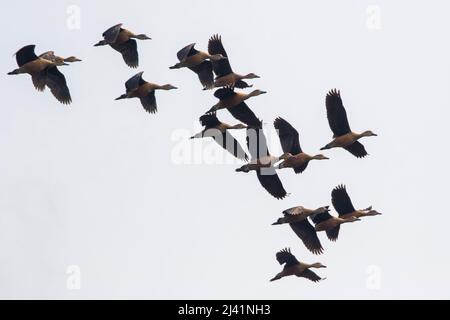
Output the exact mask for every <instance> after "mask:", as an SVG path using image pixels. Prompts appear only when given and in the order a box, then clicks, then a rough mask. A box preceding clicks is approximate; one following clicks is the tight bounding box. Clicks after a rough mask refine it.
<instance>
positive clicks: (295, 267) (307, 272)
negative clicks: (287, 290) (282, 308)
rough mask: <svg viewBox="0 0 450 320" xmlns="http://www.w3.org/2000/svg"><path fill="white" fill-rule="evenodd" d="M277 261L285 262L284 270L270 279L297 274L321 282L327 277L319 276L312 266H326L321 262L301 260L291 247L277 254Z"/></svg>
mask: <svg viewBox="0 0 450 320" xmlns="http://www.w3.org/2000/svg"><path fill="white" fill-rule="evenodd" d="M276 258H277V261H278V262H279V263H280V264H281V265H282V264H284V265H285V266H284V268H283V271H281V272H280V273H278V274H277V275H276V276H275V277H274V278H272V279H270V281H275V280H279V279H281V278H284V277H289V276H297V277H302V278H306V279H309V280H311V281H313V282H319V281H320V280H325V278H321V277H319V276H318V275H317V274H316V273H314V272H313V271H312V270H311V268H317V269H319V268H326V266H324V265H323V264H321V263H320V262H316V263H313V264H308V263H304V262H300V261H298V260H297V258H296V257H295V256H294V255H293V254H292V253H291V249H283V250H281V251H280V252H278V253H277V254H276Z"/></svg>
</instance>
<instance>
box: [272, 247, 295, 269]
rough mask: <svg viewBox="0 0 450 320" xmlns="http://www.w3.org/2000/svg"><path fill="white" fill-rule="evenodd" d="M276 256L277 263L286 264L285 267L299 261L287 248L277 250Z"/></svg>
mask: <svg viewBox="0 0 450 320" xmlns="http://www.w3.org/2000/svg"><path fill="white" fill-rule="evenodd" d="M276 258H277V261H278V263H279V264H286V266H285V267H291V266H294V265H296V264H298V263H299V261H298V260H297V258H296V257H295V256H294V255H293V254H292V253H291V249H289V248H286V249H283V250H281V251H279V252H277V254H276Z"/></svg>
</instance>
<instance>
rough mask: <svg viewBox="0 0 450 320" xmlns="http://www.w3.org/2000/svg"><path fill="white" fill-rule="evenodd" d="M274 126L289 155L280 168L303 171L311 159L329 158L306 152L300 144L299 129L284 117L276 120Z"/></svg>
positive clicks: (297, 171) (284, 150)
mask: <svg viewBox="0 0 450 320" xmlns="http://www.w3.org/2000/svg"><path fill="white" fill-rule="evenodd" d="M274 127H275V129H276V130H277V133H278V136H279V138H280V142H281V147H282V148H283V152H284V153H285V154H287V157H286V158H285V160H284V161H283V162H281V163H280V164H279V166H278V168H279V169H283V168H292V169H294V171H295V173H302V172H303V171H305V170H306V168H307V167H308V164H309V162H310V161H311V160H328V159H329V158H328V157H326V156H324V155H323V154H317V155H314V156H311V155H309V154H307V153H304V152H303V150H302V148H301V146H300V138H299V134H298V131H297V130H296V129H295V128H294V127H293V126H291V125H290V124H289V122H287V121H286V120H284V119H283V118H277V119H275V121H274Z"/></svg>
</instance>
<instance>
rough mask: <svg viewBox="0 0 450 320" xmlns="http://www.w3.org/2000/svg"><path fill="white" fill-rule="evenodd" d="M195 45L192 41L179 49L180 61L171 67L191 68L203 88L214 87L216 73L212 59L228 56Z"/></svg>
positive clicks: (217, 59) (216, 59) (218, 59)
mask: <svg viewBox="0 0 450 320" xmlns="http://www.w3.org/2000/svg"><path fill="white" fill-rule="evenodd" d="M194 47H195V43H191V44H190V45H188V46H186V47H184V48H183V49H181V50H180V51H178V53H177V57H178V60H180V62H179V63H177V64H175V65H173V66H172V67H170V69H180V68H189V69H190V70H192V71H194V72H195V73H196V74H197V75H198V78H199V80H200V83H201V84H202V85H203V89H212V88H214V75H213V67H212V62H211V61H220V60H222V59H227V58H226V57H224V56H223V55H221V54H220V53H219V54H209V53H208V52H203V51H199V50H196V49H195V48H194Z"/></svg>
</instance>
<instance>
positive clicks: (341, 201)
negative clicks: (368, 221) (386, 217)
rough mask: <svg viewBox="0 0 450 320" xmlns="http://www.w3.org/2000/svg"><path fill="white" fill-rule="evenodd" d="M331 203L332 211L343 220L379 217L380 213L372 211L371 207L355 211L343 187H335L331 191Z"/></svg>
mask: <svg viewBox="0 0 450 320" xmlns="http://www.w3.org/2000/svg"><path fill="white" fill-rule="evenodd" d="M331 201H332V203H333V207H334V209H335V210H336V211H337V212H338V213H339V217H340V218H343V219H348V218H351V217H356V218H361V217H371V216H378V215H381V213H380V212H378V211H376V210H372V207H368V208H366V209H361V210H356V209H355V207H354V206H353V203H352V200H351V199H350V196H349V195H348V193H347V190H346V188H345V186H344V185H340V186H337V187H336V188H334V189H333V191H332V192H331Z"/></svg>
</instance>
